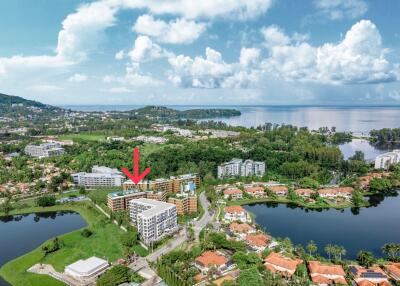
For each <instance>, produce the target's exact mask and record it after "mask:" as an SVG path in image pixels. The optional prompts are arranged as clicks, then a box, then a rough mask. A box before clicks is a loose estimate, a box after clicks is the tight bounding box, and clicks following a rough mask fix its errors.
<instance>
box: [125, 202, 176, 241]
mask: <svg viewBox="0 0 400 286" xmlns="http://www.w3.org/2000/svg"><path fill="white" fill-rule="evenodd" d="M129 214H130V217H131V220H132V223H133V224H134V225H135V226H136V227H137V229H138V232H139V234H140V236H141V238H142V240H143V242H144V243H145V244H147V245H149V244H151V243H152V242H154V241H157V240H160V239H162V238H163V237H164V236H165V235H168V234H171V233H172V232H174V231H175V230H176V229H177V228H178V219H177V212H176V206H175V205H174V204H170V203H165V202H161V201H155V200H150V199H144V198H142V199H134V200H131V201H130V202H129Z"/></svg>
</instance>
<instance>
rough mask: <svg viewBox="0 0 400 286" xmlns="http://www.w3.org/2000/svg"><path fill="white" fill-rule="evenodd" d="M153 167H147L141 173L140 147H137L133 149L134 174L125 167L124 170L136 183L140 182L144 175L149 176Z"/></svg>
mask: <svg viewBox="0 0 400 286" xmlns="http://www.w3.org/2000/svg"><path fill="white" fill-rule="evenodd" d="M150 171H151V169H150V168H146V169H145V170H144V171H143V173H141V174H139V148H138V147H135V148H134V149H133V175H132V174H131V172H129V170H128V169H127V168H125V167H123V168H122V172H124V173H125V175H126V176H127V177H128V178H129V179H131V181H132V182H133V183H134V184H138V183H139V182H140V181H141V180H142V179H143V178H144V177H146V176H147V174H148V173H150Z"/></svg>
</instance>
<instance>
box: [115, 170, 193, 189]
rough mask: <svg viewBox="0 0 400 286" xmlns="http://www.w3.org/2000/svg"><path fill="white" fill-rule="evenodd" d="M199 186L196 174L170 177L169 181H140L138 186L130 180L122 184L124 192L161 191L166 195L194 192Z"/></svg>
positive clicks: (162, 179)
mask: <svg viewBox="0 0 400 286" xmlns="http://www.w3.org/2000/svg"><path fill="white" fill-rule="evenodd" d="M199 186H200V176H199V175H198V174H184V175H179V176H171V177H170V178H169V179H164V178H160V179H155V180H142V181H140V182H139V183H138V184H134V183H133V182H132V181H131V180H128V181H125V182H124V183H123V184H122V187H123V189H124V190H131V189H140V190H143V191H147V190H163V191H166V192H168V193H178V192H181V191H186V192H189V191H194V190H195V189H197V188H199Z"/></svg>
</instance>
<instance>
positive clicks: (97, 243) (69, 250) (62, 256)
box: [0, 203, 123, 286]
mask: <svg viewBox="0 0 400 286" xmlns="http://www.w3.org/2000/svg"><path fill="white" fill-rule="evenodd" d="M44 210H45V211H57V210H71V211H76V212H79V214H80V215H81V216H82V217H83V218H84V219H85V220H86V222H87V223H88V227H89V228H90V229H91V230H92V231H93V232H94V234H93V235H92V236H91V237H88V238H84V237H83V236H81V234H80V230H76V231H73V232H70V233H67V234H65V235H62V236H60V237H59V238H60V239H61V240H62V241H63V243H64V247H63V248H62V249H60V250H59V251H56V252H54V253H52V254H49V255H47V256H46V257H44V255H43V253H42V251H41V247H38V248H37V249H35V250H33V251H32V252H30V253H28V254H26V255H24V256H21V257H19V258H16V259H15V260H12V261H10V262H8V263H7V264H5V265H4V266H3V267H2V268H1V269H0V275H1V276H2V277H4V278H5V279H6V280H7V281H8V282H10V283H11V284H12V285H21V286H22V285H23V286H30V285H32V286H36V285H37V286H46V285H63V284H62V283H58V282H57V281H55V280H54V279H52V278H50V277H48V276H45V275H38V274H31V273H27V272H26V270H27V269H28V268H29V267H31V266H32V265H34V264H36V263H39V262H41V263H46V264H51V265H53V266H54V268H55V269H56V270H57V271H63V270H64V267H65V266H66V265H68V264H70V263H72V262H75V261H76V260H78V259H82V258H88V257H90V256H93V255H95V256H98V257H100V258H105V259H108V260H109V261H110V262H111V261H115V260H116V259H118V258H119V257H121V256H122V254H123V249H122V245H121V243H120V236H121V234H122V233H123V231H122V230H120V229H119V228H118V227H117V226H116V225H115V224H112V223H109V222H108V221H107V220H105V217H104V216H103V215H102V214H100V213H99V212H98V211H97V210H95V209H93V207H92V206H91V205H89V204H88V203H79V204H75V205H58V206H54V207H48V208H45V209H44V208H37V207H31V208H28V209H24V210H23V211H19V213H21V212H23V213H31V212H35V211H44ZM13 213H18V211H14V212H13Z"/></svg>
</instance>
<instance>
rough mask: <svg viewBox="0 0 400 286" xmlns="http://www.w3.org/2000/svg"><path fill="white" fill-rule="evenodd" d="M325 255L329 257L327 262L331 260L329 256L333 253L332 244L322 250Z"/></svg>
mask: <svg viewBox="0 0 400 286" xmlns="http://www.w3.org/2000/svg"><path fill="white" fill-rule="evenodd" d="M324 250H325V252H326V254H328V256H329V260H331V254H332V253H333V251H334V250H333V245H332V244H327V245H326V246H325V248H324Z"/></svg>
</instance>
